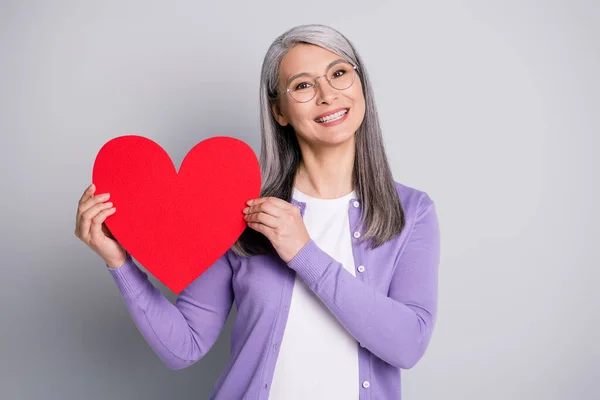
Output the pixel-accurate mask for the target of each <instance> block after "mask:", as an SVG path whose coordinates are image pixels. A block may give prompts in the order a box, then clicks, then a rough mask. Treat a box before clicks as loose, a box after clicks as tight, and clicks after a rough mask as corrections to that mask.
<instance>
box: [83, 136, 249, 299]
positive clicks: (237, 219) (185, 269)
mask: <svg viewBox="0 0 600 400" xmlns="http://www.w3.org/2000/svg"><path fill="white" fill-rule="evenodd" d="M92 182H93V183H94V184H95V185H96V192H95V193H96V194H101V193H110V200H109V201H112V202H113V204H114V207H116V212H115V213H114V214H113V215H111V216H109V217H108V218H107V219H106V221H105V222H106V226H107V227H108V228H109V229H110V231H111V233H112V234H113V235H114V237H115V239H116V240H117V241H118V242H119V243H120V244H121V245H122V246H123V247H124V248H125V249H126V250H127V251H128V252H129V253H130V254H131V255H132V256H133V257H134V258H135V259H136V260H138V261H139V262H140V263H141V264H142V265H143V266H144V267H145V268H146V269H147V270H148V271H149V272H150V273H152V275H154V276H155V277H156V278H157V279H158V280H159V281H161V282H162V283H163V284H164V285H165V286H167V287H168V288H169V289H170V290H172V291H173V292H174V293H177V294H179V293H180V292H181V291H182V290H183V289H184V288H185V287H186V286H187V285H189V284H190V283H191V282H192V281H193V280H194V279H196V278H197V277H198V276H200V275H201V274H202V273H203V272H204V271H206V270H207V269H208V268H209V267H210V266H211V265H212V264H213V263H214V262H215V261H216V260H217V259H218V258H219V257H221V256H222V255H223V254H225V252H227V250H228V249H229V248H230V247H231V246H232V245H233V244H234V243H235V242H236V240H237V239H238V238H239V237H240V235H241V234H242V232H243V231H244V229H245V228H246V226H247V225H246V221H245V220H244V214H243V209H244V208H245V207H246V206H247V205H246V202H247V201H248V200H250V199H255V198H258V197H259V196H260V186H261V177H260V167H259V163H258V160H257V158H256V155H255V154H254V151H253V150H252V149H251V148H250V147H249V146H248V145H247V144H246V143H244V142H243V141H241V140H239V139H235V138H231V137H226V136H216V137H211V138H208V139H206V140H203V141H201V142H200V143H198V144H197V145H195V146H194V147H193V148H192V149H191V150H190V151H189V152H188V154H187V155H186V156H185V158H184V160H183V161H182V163H181V167H180V169H179V172H177V171H176V168H175V166H174V164H173V162H172V160H171V158H170V157H169V155H168V154H167V152H166V151H165V150H164V149H163V148H162V147H161V146H160V145H158V144H157V143H156V142H154V141H152V140H150V139H147V138H145V137H143V136H137V135H126V136H119V137H117V138H114V139H111V140H110V141H108V142H107V143H105V144H104V145H103V146H102V148H101V149H100V151H99V152H98V154H97V156H96V159H95V161H94V167H93V173H92Z"/></svg>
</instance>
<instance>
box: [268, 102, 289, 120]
mask: <svg viewBox="0 0 600 400" xmlns="http://www.w3.org/2000/svg"><path fill="white" fill-rule="evenodd" d="M271 112H272V113H273V117H274V118H275V120H276V121H277V122H278V123H279V125H281V126H286V125H287V124H289V123H290V121H288V119H287V118H286V117H285V116H284V115H283V114H282V113H281V111H280V110H279V105H278V104H277V103H273V104H272V105H271Z"/></svg>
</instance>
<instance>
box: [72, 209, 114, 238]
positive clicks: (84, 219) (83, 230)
mask: <svg viewBox="0 0 600 400" xmlns="http://www.w3.org/2000/svg"><path fill="white" fill-rule="evenodd" d="M111 207H112V202H110V201H109V202H106V203H98V204H96V205H94V206H93V207H90V208H89V209H88V210H87V211H85V212H84V213H83V214H81V217H80V222H79V226H80V235H81V238H82V239H84V240H89V238H90V228H91V224H92V219H93V218H95V217H96V215H98V214H99V213H100V212H101V211H103V210H106V209H108V208H111Z"/></svg>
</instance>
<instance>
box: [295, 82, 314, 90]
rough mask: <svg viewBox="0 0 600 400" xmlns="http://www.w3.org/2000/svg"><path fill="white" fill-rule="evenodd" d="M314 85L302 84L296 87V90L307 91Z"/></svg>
mask: <svg viewBox="0 0 600 400" xmlns="http://www.w3.org/2000/svg"><path fill="white" fill-rule="evenodd" d="M311 86H312V85H311V84H310V83H308V82H300V83H298V84H297V85H295V86H294V90H306V89H309V88H310V87H311Z"/></svg>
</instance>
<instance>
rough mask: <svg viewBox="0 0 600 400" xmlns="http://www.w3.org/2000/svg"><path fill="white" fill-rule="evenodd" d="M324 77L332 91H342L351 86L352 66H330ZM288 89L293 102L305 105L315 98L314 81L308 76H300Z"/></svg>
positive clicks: (352, 78)
mask: <svg viewBox="0 0 600 400" xmlns="http://www.w3.org/2000/svg"><path fill="white" fill-rule="evenodd" d="M326 76H327V80H328V81H329V84H330V85H331V86H332V87H333V88H334V89H338V90H344V89H348V88H349V87H350V86H352V83H354V78H355V77H356V74H355V72H354V67H353V66H352V64H350V63H346V62H340V63H337V64H334V65H332V66H331V67H330V68H329V69H328V70H327V74H326ZM288 89H289V93H290V95H291V96H292V97H293V98H294V100H296V101H299V102H301V103H305V102H307V101H310V100H311V99H312V98H313V97H315V94H316V87H315V79H314V78H313V77H311V76H308V75H304V76H300V77H298V78H296V79H294V80H293V81H292V82H290V85H289V86H288Z"/></svg>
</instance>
